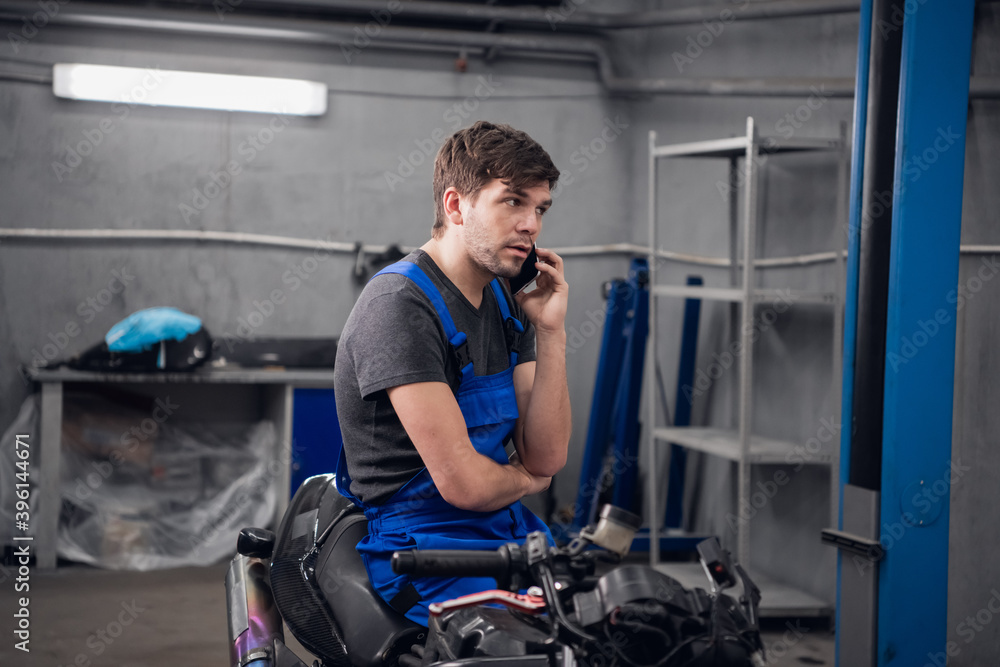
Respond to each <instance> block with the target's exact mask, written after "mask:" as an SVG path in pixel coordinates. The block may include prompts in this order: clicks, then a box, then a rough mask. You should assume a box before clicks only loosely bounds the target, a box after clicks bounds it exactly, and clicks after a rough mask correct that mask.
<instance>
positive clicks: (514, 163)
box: [431, 120, 559, 238]
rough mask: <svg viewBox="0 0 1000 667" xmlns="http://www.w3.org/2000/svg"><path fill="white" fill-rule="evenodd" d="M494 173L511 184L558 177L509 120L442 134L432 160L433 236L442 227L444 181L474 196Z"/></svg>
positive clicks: (545, 155) (547, 159) (526, 184)
mask: <svg viewBox="0 0 1000 667" xmlns="http://www.w3.org/2000/svg"><path fill="white" fill-rule="evenodd" d="M494 178H497V179H500V180H501V181H503V182H504V184H505V185H507V186H508V187H510V188H511V189H514V190H519V189H521V188H524V187H530V186H532V185H536V184H540V183H541V182H542V181H547V182H548V184H549V188H553V187H555V184H556V181H557V180H559V170H558V169H556V166H555V165H554V164H553V163H552V158H550V157H549V154H548V153H546V152H545V149H544V148H542V147H541V146H540V145H539V144H538V142H537V141H535V140H534V139H532V138H531V137H529V136H528V135H527V133H525V132H522V131H520V130H515V129H514V128H513V127H511V126H510V125H505V124H502V123H497V124H495V123H490V122H488V121H485V120H481V121H478V122H477V123H476V124H475V125H473V126H471V127H467V128H465V129H464V130H459V131H458V132H456V133H455V134H453V135H451V136H450V137H448V139H447V140H445V142H444V145H443V146H441V150H439V151H438V154H437V158H435V160H434V227H433V229H432V230H431V233H432V234H433V236H434V237H435V238H437V237H439V236H440V235H441V233H442V232H443V231H444V224H445V214H444V204H443V203H442V198H443V197H444V191H445V190H447V189H448V188H450V187H454V188H455V189H456V190H458V192H459V194H461V195H463V196H466V197H472V200H473V201H475V199H476V197H477V196H479V192H480V191H481V190H482V189H483V188H484V187H486V185H487V184H488V183H489V182H490V180H492V179H494Z"/></svg>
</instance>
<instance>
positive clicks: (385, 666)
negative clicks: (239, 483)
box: [226, 475, 765, 667]
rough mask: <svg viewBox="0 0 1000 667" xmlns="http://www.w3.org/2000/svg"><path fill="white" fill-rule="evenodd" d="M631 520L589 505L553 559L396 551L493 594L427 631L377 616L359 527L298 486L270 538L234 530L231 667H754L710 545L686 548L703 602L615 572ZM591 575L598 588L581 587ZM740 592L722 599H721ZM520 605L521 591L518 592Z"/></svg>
mask: <svg viewBox="0 0 1000 667" xmlns="http://www.w3.org/2000/svg"><path fill="white" fill-rule="evenodd" d="M638 527H639V518H638V517H636V516H635V515H633V514H631V513H629V512H625V511H624V510H621V509H618V508H615V507H612V506H610V505H606V506H604V508H602V510H601V512H600V516H599V518H598V521H597V523H596V524H594V525H591V526H588V527H587V528H586V529H584V530H583V531H581V533H580V535H579V537H577V538H576V539H574V540H573V541H572V542H570V543H569V544H568V545H566V546H563V547H552V546H550V544H549V542H548V540H547V537H546V536H545V534H544V533H541V532H537V533H532V534H531V535H529V536H528V538H527V540H526V541H525V543H524V544H523V545H518V544H514V543H511V544H507V545H505V546H503V547H501V548H500V549H498V550H496V551H489V552H475V551H426V550H425V551H419V550H416V549H414V550H411V551H400V552H396V553H395V554H394V555H393V569H394V570H395V571H396V572H397V573H398V574H411V575H413V576H449V577H455V576H479V577H483V576H489V577H494V578H495V579H496V580H497V590H492V591H483V592H482V593H477V594H475V595H468V596H464V597H460V598H456V599H454V600H447V601H441V602H438V603H435V604H432V605H431V607H430V611H431V616H430V622H429V625H428V627H424V626H421V625H418V624H416V623H413V622H412V621H410V620H409V619H407V618H406V617H405V616H403V615H402V614H400V613H398V612H396V611H394V610H393V609H392V608H390V607H389V605H387V604H386V603H385V602H384V601H383V600H382V599H381V598H380V597H379V596H378V594H377V593H375V591H374V590H373V589H372V587H371V584H370V583H369V581H368V576H367V573H366V571H365V567H364V564H363V562H362V560H361V556H360V555H359V554H358V552H357V551H356V550H355V545H357V543H358V542H359V541H360V540H361V539H362V538H364V536H365V535H366V534H367V519H366V518H365V516H364V514H363V513H362V512H361V510H360V509H359V508H357V507H356V506H355V505H354V504H353V503H351V501H349V500H348V499H346V498H344V497H343V496H341V495H340V493H339V492H338V491H337V488H336V485H335V483H334V476H333V475H317V476H315V477H310V478H309V479H307V480H306V481H305V482H304V483H303V484H302V486H301V487H300V488H299V490H298V491H297V492H296V494H295V496H294V498H293V499H292V501H291V503H290V505H289V507H288V510H287V511H286V513H285V516H284V517H283V518H282V520H281V523H280V525H279V527H278V530H277V533H274V532H271V531H268V530H264V529H260V528H244V529H243V530H242V531H241V532H240V535H239V539H238V540H237V554H236V556H235V557H234V558H233V560H232V562H231V563H230V566H229V570H228V572H227V575H226V599H227V608H228V617H229V651H230V665H231V666H232V667H307V666H306V664H305V663H304V662H303V661H302V659H301V658H300V657H299V656H297V655H295V654H294V653H293V652H292V651H291V650H290V649H289V648H288V647H287V646H286V645H285V643H284V633H283V623H284V624H287V626H288V628H289V630H290V631H291V632H292V634H293V635H294V636H295V638H296V639H297V640H298V641H299V642H300V643H301V644H302V646H303V647H305V649H306V650H308V651H309V652H311V653H312V654H313V655H314V656H317V657H318V658H319V660H316V661H315V662H314V663H313V667H432V666H433V667H472V666H473V665H485V666H488V667H508V666H509V667H577V665H580V666H581V667H583V666H589V667H709V666H717V667H744V666H752V667H760V666H761V665H764V664H765V659H764V646H763V643H762V641H761V638H760V630H759V626H758V609H759V603H760V592H759V590H758V589H757V587H756V586H755V585H754V583H753V582H752V581H751V580H750V577H749V576H748V575H747V573H746V572H745V571H744V570H743V568H742V567H741V566H740V565H738V564H734V563H733V562H732V560H731V556H730V554H729V552H727V551H725V550H724V549H722V548H721V546H720V545H719V542H718V540H717V539H715V538H711V539H708V540H705V541H703V542H702V543H700V544H699V545H698V552H699V558H700V561H701V564H702V566H703V568H704V569H705V572H706V575H707V577H708V583H709V591H706V590H704V589H701V588H695V589H693V590H688V589H685V588H684V587H683V586H682V585H681V584H680V583H679V582H677V581H676V580H674V579H672V578H671V577H668V576H667V575H665V574H663V573H661V572H658V571H657V570H655V569H653V568H650V567H647V566H643V565H635V564H624V565H622V564H619V563H620V562H621V560H622V559H623V558H624V556H625V555H626V554H627V552H628V549H629V546H630V545H631V543H632V539H633V537H634V535H635V531H636V530H637V529H638ZM599 569H600V570H601V571H602V573H601V574H600V575H598V574H596V573H597V572H598V570H599ZM738 582H739V583H740V584H741V586H742V595H741V597H740V599H739V601H737V600H736V599H734V598H733V597H732V596H730V595H728V594H726V593H724V591H725V590H728V589H731V588H734V587H735V586H736V585H737V583H738ZM519 591H525V592H524V593H520V592H519Z"/></svg>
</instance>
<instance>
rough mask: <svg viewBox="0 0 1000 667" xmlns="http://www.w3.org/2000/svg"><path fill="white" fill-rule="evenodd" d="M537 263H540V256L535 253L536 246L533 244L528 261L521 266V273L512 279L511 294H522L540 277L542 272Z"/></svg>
mask: <svg viewBox="0 0 1000 667" xmlns="http://www.w3.org/2000/svg"><path fill="white" fill-rule="evenodd" d="M536 262H538V254H537V253H535V246H534V244H532V246H531V252H529V253H528V257H527V259H525V260H524V264H522V265H521V272H520V273H519V274H517V275H516V276H514V277H513V278H511V279H510V293H511V294H518V293H520V292H521V290H523V289H524V288H525V287H527V286H528V285H530V284H531V281H532V280H534V279H535V278H537V277H538V274H539V273H540V272H539V270H538V269H537V268H536V267H535V263H536Z"/></svg>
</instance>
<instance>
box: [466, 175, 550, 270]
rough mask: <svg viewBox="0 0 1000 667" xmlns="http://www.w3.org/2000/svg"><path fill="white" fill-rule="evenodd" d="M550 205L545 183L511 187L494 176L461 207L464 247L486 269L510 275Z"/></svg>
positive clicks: (540, 224) (530, 243) (521, 262)
mask: <svg viewBox="0 0 1000 667" xmlns="http://www.w3.org/2000/svg"><path fill="white" fill-rule="evenodd" d="M550 206H552V196H551V194H550V192H549V184H548V183H547V182H544V181H543V182H542V183H540V184H538V185H533V186H530V187H525V188H523V189H520V190H512V189H510V187H508V186H507V185H505V184H504V182H503V181H500V180H497V179H494V180H492V181H490V183H489V185H487V186H486V187H484V188H483V189H482V190H481V191H480V192H479V197H478V198H477V199H476V202H475V203H474V204H473V203H471V202H469V203H467V204H465V205H463V206H462V209H463V210H462V214H463V215H462V219H463V226H464V236H465V247H466V250H467V251H468V253H469V257H470V259H472V261H473V262H475V263H476V264H478V265H479V266H480V267H482V268H483V269H485V270H486V271H488V272H490V273H492V274H494V275H497V276H501V277H503V278H513V277H514V276H516V275H517V274H518V272H520V270H521V265H522V264H523V263H524V260H525V259H526V258H527V256H528V253H529V252H530V251H531V246H532V244H533V243H534V242H535V239H537V238H538V234H539V233H540V232H541V231H542V215H543V214H544V213H545V211H547V210H548V208H549V207H550Z"/></svg>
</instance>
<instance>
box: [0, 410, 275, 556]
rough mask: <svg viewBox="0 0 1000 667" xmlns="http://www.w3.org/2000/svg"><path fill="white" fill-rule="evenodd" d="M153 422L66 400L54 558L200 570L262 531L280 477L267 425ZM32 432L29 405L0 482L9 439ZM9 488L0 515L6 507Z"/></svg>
mask: <svg viewBox="0 0 1000 667" xmlns="http://www.w3.org/2000/svg"><path fill="white" fill-rule="evenodd" d="M157 414H158V413H157V411H156V410H152V411H150V410H142V409H137V408H135V407H127V406H123V405H118V404H117V403H115V402H111V401H109V400H107V399H104V398H100V397H96V396H91V395H80V396H74V395H69V394H68V395H67V396H66V400H65V403H64V407H63V432H62V468H61V481H60V488H61V495H62V512H61V516H60V522H59V540H58V553H59V556H60V557H62V558H66V559H70V560H74V561H79V562H84V563H89V564H92V565H95V566H98V567H103V568H108V569H122V570H153V569H162V568H171V567H181V566H189V565H208V564H211V563H214V562H217V561H219V560H220V559H222V558H224V557H228V556H231V555H232V554H233V553H234V551H235V545H236V536H237V534H238V532H239V530H240V528H243V527H244V526H250V525H256V526H266V525H268V524H269V523H270V521H271V519H272V517H273V515H274V508H275V503H276V502H277V495H276V485H275V481H276V480H277V479H278V475H287V474H288V470H287V469H284V468H283V467H280V466H277V465H276V464H275V463H274V456H273V452H274V448H275V443H276V441H277V436H276V432H275V428H274V425H273V424H272V423H271V422H267V421H262V422H258V423H256V424H252V425H248V424H246V423H227V422H204V423H202V422H199V423H193V422H179V421H174V420H169V419H164V420H157V419H155V418H154V416H155V415H157ZM37 424H38V410H37V397H35V396H33V397H29V399H28V400H27V401H26V402H25V404H24V406H22V409H21V413H20V414H19V415H18V418H17V419H16V420H15V422H14V424H13V425H12V426H11V428H10V429H9V430H8V433H7V434H6V435H5V436H4V439H3V441H2V444H0V446H2V448H3V450H2V452H0V454H2V455H0V474H2V475H3V479H13V469H12V468H13V464H14V453H13V442H14V437H13V434H14V433H33V434H34V433H39V432H40V430H39V428H38V426H37ZM37 472H38V471H37V469H36V470H35V471H34V473H35V474H34V475H33V477H37ZM7 486H8V485H3V489H2V494H0V495H2V496H3V505H2V509H0V512H5V511H8V509H9V508H12V507H13V502H7V500H8V499H7V495H8V489H7ZM10 492H12V490H11V491H10ZM37 495H38V494H37V490H36V491H33V493H32V501H33V504H36V503H37ZM33 509H34V508H33ZM33 516H37V514H34V513H33ZM10 519H11V521H12V519H13V517H10ZM4 521H5V522H6V524H7V525H10V523H11V521H7V518H6V517H4Z"/></svg>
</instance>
